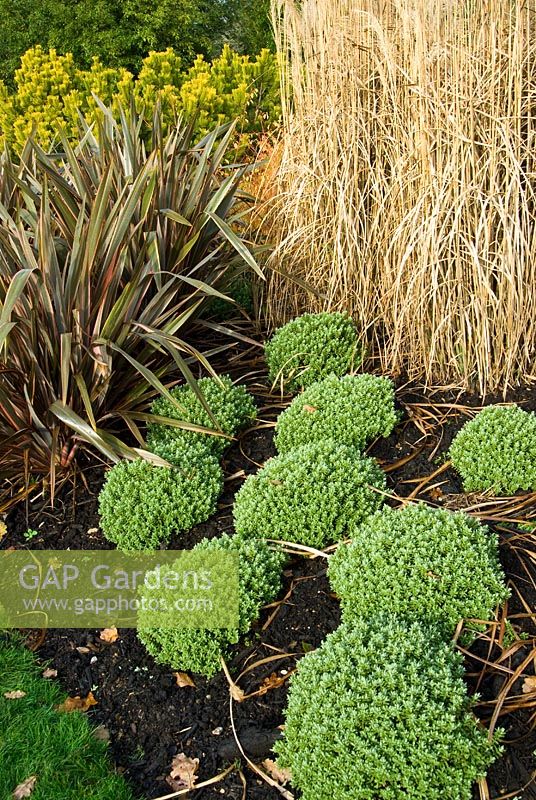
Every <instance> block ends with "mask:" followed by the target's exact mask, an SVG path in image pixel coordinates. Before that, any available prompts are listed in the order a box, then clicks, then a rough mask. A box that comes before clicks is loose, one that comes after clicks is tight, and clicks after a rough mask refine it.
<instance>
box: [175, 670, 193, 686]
mask: <svg viewBox="0 0 536 800" xmlns="http://www.w3.org/2000/svg"><path fill="white" fill-rule="evenodd" d="M173 677H174V678H175V680H176V682H177V686H179V687H180V688H181V689H182V688H184V687H185V686H193V687H194V688H195V683H194V682H193V680H192V679H191V678H190V676H189V675H187V674H186V672H174V673H173Z"/></svg>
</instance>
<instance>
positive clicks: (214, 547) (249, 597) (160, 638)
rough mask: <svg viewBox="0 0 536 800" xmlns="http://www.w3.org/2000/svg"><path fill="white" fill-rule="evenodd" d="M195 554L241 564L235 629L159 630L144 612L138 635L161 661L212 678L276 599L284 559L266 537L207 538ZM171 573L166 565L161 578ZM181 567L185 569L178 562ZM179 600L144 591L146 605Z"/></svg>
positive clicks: (172, 593) (163, 593) (157, 591)
mask: <svg viewBox="0 0 536 800" xmlns="http://www.w3.org/2000/svg"><path fill="white" fill-rule="evenodd" d="M192 552H194V553H206V554H207V555H208V556H209V557H211V556H214V555H215V554H216V555H217V554H218V553H223V554H235V556H236V559H237V566H238V586H237V593H238V615H237V625H236V626H235V627H225V628H216V629H214V630H210V629H204V628H192V627H155V626H154V624H151V623H153V620H154V617H153V615H152V614H151V613H150V612H148V613H144V611H143V610H141V611H140V612H139V613H138V637H139V638H140V640H141V642H142V643H143V644H144V645H145V647H146V648H147V650H148V652H149V653H150V654H151V655H152V656H153V657H154V658H155V660H156V661H158V662H159V663H162V664H168V665H169V666H170V667H173V668H174V669H178V670H184V671H188V672H196V673H201V674H202V675H206V676H207V677H212V676H213V675H215V674H216V672H218V671H219V670H220V669H221V658H222V656H223V657H225V656H226V654H227V650H228V648H229V646H230V645H232V644H236V642H238V641H239V639H240V637H241V636H243V635H244V634H245V633H247V631H248V630H249V629H250V627H251V625H252V623H253V622H255V620H256V619H257V618H258V616H259V613H260V611H261V608H262V606H263V605H265V604H266V603H270V602H271V601H272V600H274V599H275V597H276V596H277V594H278V592H279V590H280V588H281V573H282V565H283V562H284V555H283V553H282V552H281V551H279V550H274V549H271V548H270V547H269V546H268V544H267V542H266V541H264V540H262V539H253V538H251V539H245V538H243V537H241V536H228V535H227V534H223V535H222V536H219V537H218V538H216V539H203V540H202V541H201V542H200V543H199V544H198V545H196V546H195V547H194V549H193V551H192ZM216 566H217V564H216ZM173 569H174V565H170V566H164V567H162V569H161V575H162V576H165V574H166V572H169V571H170V570H173ZM177 569H178V570H179V571H180V569H181V567H180V562H179V563H178V566H177ZM228 591H229V592H231V591H232V588H231V587H228ZM176 597H177V592H176V591H175V590H168V591H167V592H166V591H165V590H162V589H161V588H155V589H148V588H146V587H145V586H144V587H143V588H142V590H141V598H145V601H146V607H149V606H150V601H151V600H152V601H156V602H159V603H160V602H161V601H162V600H165V601H167V600H169V603H170V604H172V603H173V602H174V600H175V599H176ZM148 623H149V624H148Z"/></svg>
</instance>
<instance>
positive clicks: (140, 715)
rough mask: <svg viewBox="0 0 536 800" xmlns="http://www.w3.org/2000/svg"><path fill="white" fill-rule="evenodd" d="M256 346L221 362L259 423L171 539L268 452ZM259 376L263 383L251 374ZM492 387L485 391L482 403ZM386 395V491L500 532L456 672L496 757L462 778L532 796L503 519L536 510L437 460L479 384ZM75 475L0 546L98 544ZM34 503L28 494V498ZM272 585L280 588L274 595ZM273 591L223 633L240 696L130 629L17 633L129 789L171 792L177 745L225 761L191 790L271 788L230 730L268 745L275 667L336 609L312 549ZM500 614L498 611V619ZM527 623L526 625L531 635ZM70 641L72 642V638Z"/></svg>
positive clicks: (97, 476)
mask: <svg viewBox="0 0 536 800" xmlns="http://www.w3.org/2000/svg"><path fill="white" fill-rule="evenodd" d="M254 353H255V351H254V350H252V349H249V348H247V349H246V348H243V347H242V348H239V351H238V352H237V353H236V354H235V356H230V357H229V360H228V361H227V364H226V367H225V371H231V372H232V374H233V375H234V376H235V377H237V376H238V375H244V376H245V380H246V382H247V383H248V384H249V385H250V387H251V389H252V391H254V392H255V393H256V394H257V396H258V401H259V406H260V411H259V424H258V426H257V427H256V428H255V429H253V430H250V431H247V432H245V433H244V434H243V435H242V436H241V438H240V441H239V442H237V443H236V444H234V445H233V446H232V447H231V448H230V450H229V451H228V453H227V455H226V458H225V464H224V467H225V474H226V484H225V492H224V494H223V496H222V498H221V502H220V505H219V510H218V512H217V514H216V515H215V516H214V517H213V518H212V519H210V520H209V521H208V522H207V523H204V524H203V525H199V526H197V527H196V528H195V529H194V530H193V531H191V532H190V533H189V534H188V535H187V536H181V537H177V538H175V539H174V540H172V542H171V544H170V547H172V548H176V549H180V548H183V547H190V546H192V545H193V544H195V543H196V542H197V541H199V540H200V539H201V538H203V537H204V536H215V535H219V534H220V533H221V532H231V531H232V518H231V505H232V499H233V495H234V493H235V492H236V490H237V489H238V488H239V487H240V485H241V484H242V482H243V480H244V477H245V476H246V475H247V474H249V473H252V472H255V471H256V470H257V469H258V466H259V465H260V464H262V463H263V462H264V461H265V460H266V459H267V458H269V457H270V456H272V455H274V453H275V450H274V447H273V443H272V434H273V428H272V423H273V420H274V419H275V417H276V416H277V413H279V411H280V410H281V408H282V403H281V400H280V399H278V398H277V397H273V396H270V395H269V394H268V392H267V389H266V385H265V380H264V377H263V367H262V364H261V363H260V360H258V359H257V360H256V359H253V355H254ZM263 386H264V388H263ZM508 399H509V400H516V401H518V402H520V403H522V404H523V407H524V408H527V409H531V410H536V397H535V395H534V392H531V391H530V390H528V389H527V390H520V391H519V392H517V393H516V394H515V395H511V396H510V397H509V398H508ZM494 400H502V398H489V397H488V398H486V403H489V402H492V401H494ZM399 401H400V404H401V408H402V410H403V411H404V419H403V421H402V422H401V423H400V425H399V426H398V428H397V430H396V431H395V433H393V435H392V436H391V437H389V439H387V440H384V441H382V442H378V443H376V444H375V445H374V446H373V447H372V448H371V449H370V454H371V455H373V456H375V457H376V458H378V459H379V461H380V463H381V464H382V466H383V467H384V468H385V469H387V471H388V480H389V490H390V492H391V493H392V495H393V500H392V501H390V502H392V503H393V504H395V505H396V504H397V503H398V502H399V501H398V500H397V498H407V497H409V496H412V497H416V498H417V497H418V498H421V499H424V500H426V501H427V502H430V503H432V504H435V505H443V506H447V507H450V508H459V507H469V508H470V510H471V513H478V514H479V515H481V516H483V517H485V518H486V519H487V520H488V522H489V524H490V525H493V526H494V527H495V529H496V530H497V531H498V532H499V534H500V537H501V558H502V562H503V565H504V568H505V571H506V573H507V575H508V579H509V581H510V583H511V586H512V599H511V601H510V602H509V604H508V608H507V609H506V611H505V613H504V615H503V617H502V619H501V620H500V623H499V624H497V625H496V626H494V627H492V628H490V630H489V631H488V633H487V634H485V635H484V634H483V635H482V636H481V637H480V638H479V639H478V640H477V641H476V642H475V643H474V645H473V646H472V647H471V650H470V652H466V653H465V655H466V666H467V682H468V685H469V689H470V691H471V692H474V691H478V692H479V693H480V695H481V699H480V701H479V703H478V705H477V706H476V712H477V714H478V715H479V716H480V717H481V718H482V720H483V721H484V723H485V724H487V725H489V724H490V722H491V724H492V725H493V726H495V727H496V726H497V725H499V726H500V727H502V728H504V729H505V731H506V742H507V744H506V747H505V753H504V755H503V757H502V758H501V759H500V760H499V761H498V762H497V763H496V764H495V765H494V766H493V767H492V769H491V771H490V774H489V776H488V780H487V786H486V785H483V786H481V787H480V789H475V800H477V799H479V800H490V799H492V800H499V798H501V800H506V798H509V797H512V798H513V797H515V796H517V797H519V798H523V800H525V799H528V798H536V789H535V784H534V783H533V782H532V781H533V773H535V774H536V761H535V759H534V756H533V753H534V751H535V750H536V734H535V732H534V729H533V725H534V720H535V718H536V694H535V693H532V694H530V693H526V692H524V691H523V683H524V681H525V679H526V677H527V676H530V675H534V667H535V662H536V627H535V626H534V624H533V618H532V612H533V611H534V608H535V606H536V581H535V577H536V570H535V566H534V561H535V559H536V537H535V536H534V535H532V534H530V533H522V532H520V530H519V528H518V527H517V526H516V524H515V522H514V520H520V519H527V518H529V517H530V516H531V515H536V495H533V496H530V497H527V496H524V497H523V498H517V499H514V500H509V501H501V502H500V503H497V502H494V501H490V500H489V498H477V497H474V496H473V497H469V498H468V497H467V496H465V495H463V494H462V493H461V487H460V484H459V481H458V479H457V476H456V475H455V473H454V472H453V471H452V469H450V468H449V467H448V466H447V467H445V465H444V462H445V452H446V450H447V449H448V446H449V444H450V441H451V440H452V437H453V435H454V434H455V432H456V431H457V430H458V429H459V428H460V426H461V425H462V424H463V422H464V421H465V420H466V419H467V418H468V416H467V415H468V413H469V408H470V407H476V406H478V405H480V404H481V401H480V400H479V399H478V398H474V397H473V398H471V397H461V396H456V395H454V394H452V393H443V394H440V393H435V394H430V393H428V394H427V395H425V394H424V393H422V392H421V391H419V390H418V389H416V388H415V387H408V386H405V387H403V386H402V387H401V388H400V391H399ZM83 477H84V480H82V479H81V478H80V477H79V478H78V480H77V482H76V486H73V485H66V486H65V487H64V489H63V490H62V492H61V495H60V496H59V498H58V499H57V502H56V507H55V508H54V509H53V510H50V508H49V509H46V508H43V507H42V499H40V498H37V499H36V500H35V501H34V502H32V503H30V504H29V506H28V508H27V507H25V506H23V505H22V506H20V507H18V508H16V509H14V510H13V511H12V512H11V514H10V515H9V517H8V520H7V523H8V535H7V536H6V537H5V538H4V539H3V540H2V547H10V546H13V547H28V546H31V547H32V548H35V549H38V548H47V549H64V548H73V549H81V548H88V549H98V548H108V547H109V545H108V544H107V543H106V541H105V540H104V539H103V537H102V535H101V533H100V531H99V530H98V515H97V511H96V508H97V494H98V491H99V488H100V485H101V483H102V480H103V470H102V467H95V466H92V467H88V469H86V470H84V475H83ZM40 505H41V507H40ZM28 527H31V528H35V529H37V530H38V531H39V536H38V537H37V538H35V539H33V540H32V541H31V543H30V545H28V544H27V543H25V541H24V539H23V536H22V534H23V533H24V531H26V530H27V528H28ZM283 598H284V600H283ZM280 599H282V600H283V602H281V603H280V604H279V605H277V606H275V607H271V608H268V609H266V610H265V611H264V612H263V614H262V617H261V619H260V621H259V623H258V624H257V625H256V627H255V629H254V630H253V631H252V632H251V635H250V636H249V637H248V639H247V641H244V642H242V643H241V644H240V645H238V646H236V647H235V649H234V651H233V654H232V658H231V659H230V660H229V663H228V666H229V671H230V674H231V676H232V677H233V679H235V680H236V679H237V677H238V676H239V675H240V674H241V673H242V671H243V670H244V669H245V668H246V667H248V666H252V665H254V664H255V663H256V662H258V661H260V660H261V659H266V658H269V657H272V659H273V660H272V661H269V662H268V663H265V664H262V665H259V666H257V667H255V668H253V669H251V670H250V671H248V672H247V674H246V675H245V676H244V677H242V678H240V680H239V685H240V687H241V689H242V690H243V691H244V692H245V693H246V694H251V693H254V692H256V691H257V690H258V689H259V688H260V687H261V686H262V685H263V682H265V681H266V680H267V679H268V684H269V685H270V687H271V688H269V689H268V690H267V691H266V692H265V693H264V694H258V695H257V696H254V697H251V698H249V699H247V700H245V701H244V702H241V703H238V702H236V701H234V702H233V704H232V709H233V717H234V732H233V727H232V725H231V719H230V695H229V684H228V681H227V679H226V677H225V676H224V675H223V674H221V675H219V676H217V677H215V678H214V679H212V680H211V681H207V680H206V679H204V678H202V677H198V676H194V681H195V687H183V688H179V687H178V686H177V684H176V681H175V678H174V676H173V674H172V671H171V670H170V669H168V668H166V667H162V666H159V665H156V664H155V662H154V661H153V659H152V658H151V657H150V656H148V655H147V654H146V652H145V650H144V648H143V646H142V645H141V644H140V643H139V642H138V640H137V638H136V635H135V633H134V632H133V631H129V630H122V631H120V636H119V639H118V640H117V641H116V642H115V643H113V644H106V643H104V642H102V641H101V640H100V638H99V635H98V633H99V632H98V631H85V630H48V631H41V632H32V633H31V634H30V636H29V645H30V646H31V647H32V648H33V649H35V650H36V652H37V654H38V656H39V658H40V659H42V660H43V661H46V662H50V664H51V666H52V667H54V668H55V669H57V670H58V680H59V681H60V682H61V684H62V686H63V687H64V689H65V690H66V691H67V692H68V693H69V694H70V695H72V696H74V695H81V696H86V695H87V694H88V692H89V691H92V692H93V694H94V696H95V698H96V699H97V701H98V705H97V706H95V707H94V709H92V710H91V711H90V712H89V713H90V715H91V717H92V719H93V721H94V722H95V724H97V725H100V726H104V728H105V729H106V731H107V732H108V733H109V736H110V747H111V753H112V755H113V758H114V760H115V762H116V764H117V766H118V768H119V769H120V770H121V771H122V772H124V774H125V776H126V777H127V779H128V780H129V781H130V783H131V785H132V786H133V788H134V790H135V792H136V793H137V794H138V795H139V796H140V798H150V799H151V800H153V798H160V797H164V796H166V795H168V794H170V793H172V791H173V790H172V789H171V787H170V786H169V784H167V783H166V776H167V775H168V774H169V771H170V766H171V761H172V759H173V757H174V756H175V755H176V754H178V753H185V754H186V755H187V756H189V757H191V758H198V759H199V771H198V774H199V782H201V781H204V780H209V779H211V778H213V777H214V776H217V775H219V774H220V773H222V772H223V771H225V770H226V768H227V767H229V766H230V765H231V764H233V763H234V764H235V765H236V768H235V769H234V770H233V771H231V772H230V773H229V774H228V775H227V776H226V777H224V778H223V779H221V780H218V781H217V782H215V783H213V784H211V785H210V786H208V787H207V788H203V789H200V790H198V791H197V792H196V793H195V797H196V800H205V799H206V800H208V799H209V798H215V797H226V798H236V800H240V799H241V798H246V797H247V798H252V799H253V798H254V799H255V800H276V798H279V797H281V794H280V793H279V791H278V790H277V789H276V788H274V787H272V786H269V785H268V784H267V783H266V782H265V781H264V780H262V779H261V778H260V777H259V776H258V775H257V774H256V773H255V772H254V771H253V770H252V769H251V767H250V766H248V764H247V761H246V759H245V758H244V757H243V755H242V754H241V753H240V751H239V749H238V746H237V743H236V738H235V733H236V736H237V738H238V740H239V741H240V743H241V746H242V748H243V749H244V750H245V752H246V754H247V755H248V757H249V758H250V759H251V761H253V762H254V763H255V764H259V763H260V762H262V761H263V760H264V759H266V758H270V756H271V753H270V750H271V746H272V744H273V741H274V739H275V738H276V737H277V736H279V735H280V729H279V726H280V725H281V724H282V722H283V710H284V707H285V701H286V692H287V684H286V681H287V678H288V676H289V675H290V674H291V673H292V671H293V669H294V668H295V665H296V661H297V659H298V658H299V657H300V656H301V655H302V654H303V653H305V652H307V651H309V650H311V649H312V648H315V647H317V646H318V645H319V644H320V643H321V642H322V640H323V639H324V638H325V636H326V634H327V633H329V632H331V631H333V630H334V629H335V628H336V627H337V625H338V623H339V609H338V603H337V600H336V598H334V597H333V596H332V595H331V594H330V588H329V584H328V582H327V579H326V576H325V561H324V560H323V559H316V560H307V559H304V558H295V559H294V560H292V561H290V562H289V564H288V566H287V569H286V571H285V584H284V589H283V592H282V594H281V598H280ZM506 616H507V617H508V620H509V624H508V625H506V624H505V620H506ZM533 637H534V638H533ZM78 648H81V649H78Z"/></svg>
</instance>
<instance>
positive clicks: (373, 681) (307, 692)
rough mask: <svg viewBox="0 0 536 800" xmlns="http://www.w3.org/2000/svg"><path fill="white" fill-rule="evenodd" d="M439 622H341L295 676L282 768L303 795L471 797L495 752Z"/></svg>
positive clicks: (279, 746)
mask: <svg viewBox="0 0 536 800" xmlns="http://www.w3.org/2000/svg"><path fill="white" fill-rule="evenodd" d="M462 675H463V668H462V661H461V657H460V656H459V655H458V654H457V653H455V652H454V650H453V649H452V647H451V646H450V645H449V644H447V643H445V642H444V641H442V640H441V638H440V637H438V635H437V633H436V632H435V631H434V629H433V628H432V627H423V626H421V625H420V624H419V623H417V622H412V623H405V622H403V621H401V620H398V619H397V618H396V617H390V616H380V617H375V618H373V619H371V620H370V621H367V620H363V619H361V620H356V621H355V622H353V623H352V625H348V624H346V623H345V624H343V625H341V627H339V628H338V629H337V630H336V631H335V633H332V634H330V635H329V636H328V637H327V639H326V640H325V641H324V643H323V644H322V645H321V647H320V648H319V649H318V650H316V651H315V652H313V653H309V654H307V655H305V656H304V657H303V658H302V659H301V660H300V662H299V664H298V670H297V673H296V674H295V675H293V677H292V678H291V683H290V690H289V696H288V707H287V710H286V722H285V729H284V737H283V739H282V740H281V741H279V742H277V743H276V745H275V749H276V751H277V753H278V754H279V758H278V765H280V766H281V767H284V768H289V769H290V772H291V774H292V782H293V785H294V786H295V787H296V788H298V789H299V790H300V792H301V798H302V800H372V798H374V800H402V798H404V800H445V799H446V798H449V800H470V799H471V798H472V796H473V795H472V785H473V782H474V781H476V780H478V779H480V778H482V777H484V775H485V772H486V769H487V768H488V767H489V765H490V763H491V762H492V761H493V760H494V758H495V757H496V756H497V755H498V753H499V751H500V748H499V746H498V744H497V741H496V740H495V741H493V742H491V743H490V742H489V741H488V737H487V732H486V731H485V730H484V729H482V728H480V727H479V726H478V724H477V722H476V720H475V718H474V717H473V715H472V714H471V713H470V705H471V700H470V699H469V698H468V697H467V694H466V689H465V686H464V683H463V680H462Z"/></svg>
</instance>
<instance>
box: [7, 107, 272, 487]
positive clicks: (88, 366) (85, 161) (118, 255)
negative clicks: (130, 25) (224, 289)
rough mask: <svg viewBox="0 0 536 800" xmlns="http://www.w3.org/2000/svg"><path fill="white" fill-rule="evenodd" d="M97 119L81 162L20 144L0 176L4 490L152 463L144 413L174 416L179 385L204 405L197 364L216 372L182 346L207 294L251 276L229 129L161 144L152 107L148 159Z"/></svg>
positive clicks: (104, 114) (132, 120)
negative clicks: (165, 407) (105, 467)
mask: <svg viewBox="0 0 536 800" xmlns="http://www.w3.org/2000/svg"><path fill="white" fill-rule="evenodd" d="M100 110H101V121H100V124H99V127H98V130H97V131H93V130H91V129H89V128H87V127H85V128H84V126H83V125H82V130H81V141H80V143H79V144H78V146H77V147H76V148H74V149H73V148H72V147H71V146H70V145H69V143H68V141H67V140H66V139H63V142H62V152H58V153H52V154H48V155H47V154H46V153H45V152H43V151H42V150H41V149H40V148H39V147H38V146H37V145H36V144H33V143H32V142H31V141H29V142H28V143H27V145H26V147H25V148H24V150H23V152H22V155H21V156H20V160H19V161H17V162H15V161H13V160H11V158H10V156H9V154H4V155H3V157H2V164H1V179H0V219H1V222H2V225H1V226H0V348H1V349H0V461H1V463H2V468H1V470H0V477H1V478H2V479H6V480H10V481H15V482H16V481H18V480H19V479H20V478H21V476H22V477H23V478H24V479H25V481H26V483H29V482H30V481H31V479H33V478H34V477H37V478H38V477H42V476H46V475H50V482H51V484H52V491H53V490H54V485H55V482H56V481H57V479H58V476H60V473H61V474H62V475H65V474H66V473H68V471H69V469H70V467H71V466H72V465H73V462H74V460H75V459H76V455H77V451H78V450H79V448H87V447H89V448H92V449H94V450H95V449H96V450H99V451H100V452H101V453H103V454H104V455H105V456H106V457H107V458H108V459H111V460H114V461H117V460H118V459H119V458H121V457H125V456H127V457H130V458H132V457H135V456H136V455H138V454H139V453H140V452H141V454H142V455H143V456H144V457H146V458H149V457H150V455H149V454H148V452H147V451H145V450H143V448H144V441H143V437H142V435H141V433H140V431H139V429H138V423H139V422H142V423H145V422H147V421H148V420H150V419H151V417H150V415H148V414H147V411H148V408H149V405H150V402H151V401H152V400H153V399H154V397H155V395H157V394H161V395H163V396H164V397H166V398H167V400H168V401H169V402H170V403H171V405H172V406H175V407H177V408H178V404H177V402H176V401H175V399H174V397H173V396H172V395H171V394H170V393H169V391H168V389H167V386H166V384H168V385H169V383H170V381H171V379H172V378H173V380H175V381H176V377H177V374H180V373H182V375H183V376H184V378H185V379H186V381H187V382H188V384H189V385H190V387H191V389H192V391H193V392H196V393H198V394H199V390H198V389H197V386H196V382H195V380H194V379H193V376H192V373H191V370H190V367H189V366H188V362H189V361H191V359H193V360H198V361H200V362H202V363H203V365H204V367H205V368H208V369H209V371H211V370H210V366H209V365H208V363H207V360H206V357H205V356H204V355H203V354H201V353H200V352H199V351H198V350H196V348H195V347H194V346H193V344H192V343H191V341H192V333H193V332H194V331H195V330H196V329H199V326H200V324H202V309H203V305H204V303H205V302H206V298H207V296H217V294H218V287H219V286H220V284H221V282H222V281H223V279H224V277H225V274H226V271H227V270H228V269H229V268H232V269H233V270H234V271H236V266H237V264H238V265H239V266H238V269H248V270H249V269H257V270H258V267H257V265H256V262H255V261H254V258H253V256H252V255H251V253H250V251H249V250H248V248H247V246H246V244H245V242H244V240H243V239H241V238H240V237H239V235H238V234H237V233H236V232H235V231H234V230H233V227H234V228H236V225H237V224H238V219H237V217H236V216H233V206H234V204H235V202H236V199H237V197H238V194H237V193H238V187H239V183H240V180H241V177H242V176H243V174H244V171H245V169H246V167H238V166H237V167H232V168H225V169H224V168H222V162H223V159H224V156H225V153H226V149H227V147H228V143H229V140H230V136H231V130H230V129H225V128H223V129H217V130H215V131H214V132H213V133H211V134H210V135H208V136H207V137H205V138H204V139H203V140H202V141H200V142H195V140H193V138H192V135H191V128H177V129H175V131H174V132H173V133H172V134H171V136H169V137H168V138H167V139H164V138H163V137H162V136H161V134H160V131H161V125H160V117H159V111H158V109H157V110H156V112H155V117H154V125H153V134H152V138H153V145H152V150H151V151H147V149H146V146H145V144H144V139H143V136H142V134H141V122H140V120H139V119H138V118H137V116H136V113H135V111H134V110H133V109H130V111H128V112H127V110H125V109H123V111H122V114H121V122H120V123H116V121H115V120H114V116H113V114H112V112H111V111H110V110H108V109H107V108H106V107H104V106H100ZM241 213H242V214H243V209H242V212H241ZM211 372H212V371H211ZM173 424H175V425H176V426H178V427H181V426H182V425H183V423H182V422H181V421H180V419H178V420H175V421H174V423H173ZM186 425H187V427H189V428H192V426H191V425H188V424H187V423H186ZM193 427H194V428H195V427H196V426H193ZM127 428H129V429H130V432H131V435H132V437H134V438H135V439H136V440H137V443H138V447H139V448H140V449H138V450H136V449H133V448H132V447H129V446H127V444H126V443H125V440H124V437H123V436H122V434H123V432H124V431H125V430H126V429H127Z"/></svg>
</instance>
